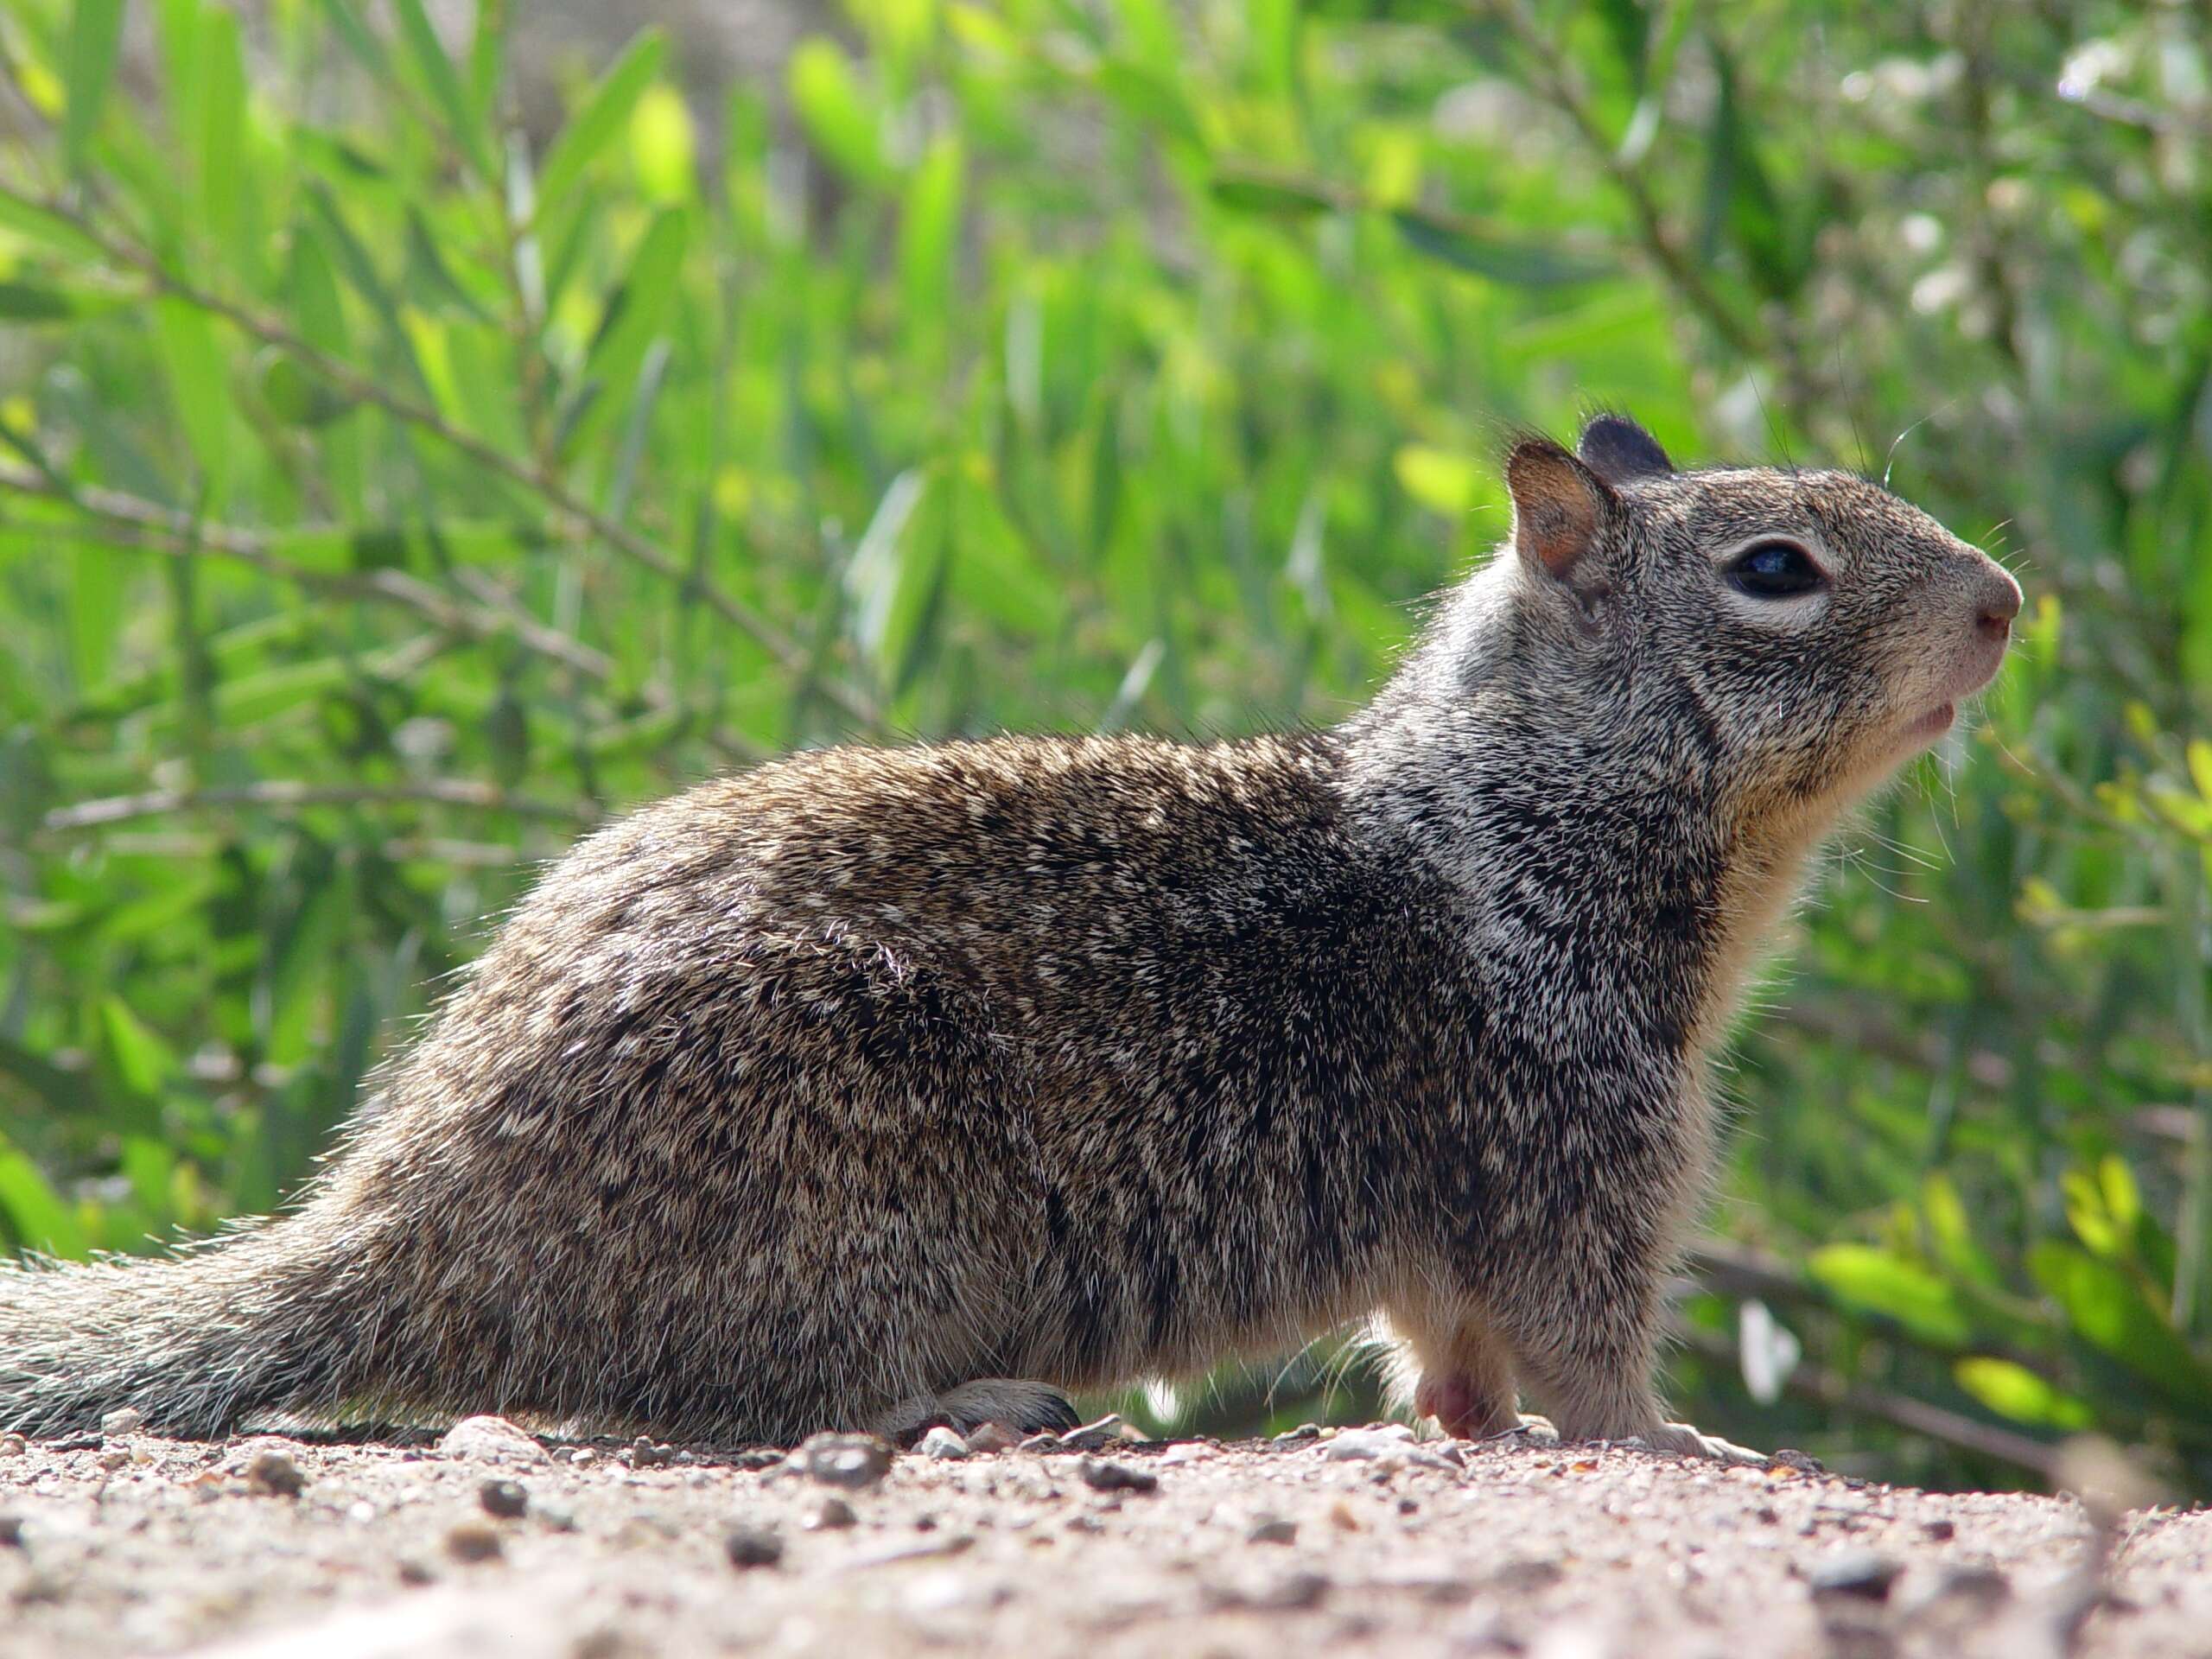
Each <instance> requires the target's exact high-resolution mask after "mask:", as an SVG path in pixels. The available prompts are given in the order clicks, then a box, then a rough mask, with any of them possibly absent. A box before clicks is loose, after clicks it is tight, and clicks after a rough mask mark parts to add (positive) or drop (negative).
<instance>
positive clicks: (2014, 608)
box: [1974, 564, 2020, 639]
mask: <svg viewBox="0 0 2212 1659" xmlns="http://www.w3.org/2000/svg"><path fill="white" fill-rule="evenodd" d="M1989 574H1990V577H1991V580H1990V581H1989V582H1986V583H1985V584H1984V586H1983V588H1982V595H1981V607H1980V613H1978V614H1977V615H1976V617H1975V619H1974V626H1976V627H1978V628H1980V630H1981V632H1983V633H1985V634H1986V635H1988V636H1989V638H1991V639H2004V638H2005V637H2006V636H2007V635H2009V634H2010V633H2011V632H2012V619H2013V618H2014V617H2016V616H2018V614H2019V613H2020V584H2019V583H2018V582H2015V581H2013V580H2012V572H2011V571H2009V570H2005V569H2000V568H1999V567H1998V566H1997V565H1994V564H1993V565H1991V567H1990V570H1989Z"/></svg>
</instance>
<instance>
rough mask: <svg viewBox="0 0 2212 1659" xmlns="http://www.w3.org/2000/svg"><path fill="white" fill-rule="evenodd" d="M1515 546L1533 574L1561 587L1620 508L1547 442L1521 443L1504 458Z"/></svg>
mask: <svg viewBox="0 0 2212 1659" xmlns="http://www.w3.org/2000/svg"><path fill="white" fill-rule="evenodd" d="M1505 487H1506V488H1507V490H1508V491H1510V493H1511V494H1512V497H1513V545H1514V546H1515V548H1516V549H1517V550H1519V552H1520V555H1521V556H1522V558H1523V559H1526V560H1527V561H1528V562H1529V563H1530V564H1531V565H1532V566H1533V567H1535V569H1538V570H1541V571H1542V572H1543V573H1544V574H1545V575H1549V576H1552V577H1554V578H1555V579H1556V580H1558V581H1560V582H1565V581H1567V580H1568V579H1569V578H1570V577H1571V576H1572V575H1573V573H1574V567H1575V566H1576V565H1577V564H1578V563H1580V562H1581V560H1582V559H1583V558H1584V557H1585V556H1587V555H1588V554H1589V553H1590V551H1591V550H1592V549H1593V548H1594V547H1595V546H1596V545H1597V543H1598V538H1599V532H1600V531H1602V530H1603V529H1604V527H1605V523H1606V520H1607V519H1609V518H1611V516H1612V515H1613V514H1614V513H1615V512H1618V510H1619V505H1620V504H1619V502H1618V499H1616V498H1615V497H1614V495H1613V493H1612V491H1611V490H1610V489H1608V488H1607V487H1606V486H1605V480H1603V479H1601V478H1599V476H1598V475H1597V474H1595V473H1593V472H1592V471H1591V470H1590V469H1589V468H1588V467H1585V466H1584V465H1583V464H1582V463H1581V462H1580V461H1577V460H1576V459H1575V458H1574V457H1573V455H1570V454H1567V451H1566V450H1564V449H1562V448H1560V446H1559V445H1557V444H1555V443H1554V442H1552V441H1551V440H1550V439H1549V438H1523V439H1522V440H1521V442H1518V443H1516V444H1515V445H1514V446H1513V453H1512V454H1510V455H1508V456H1507V457H1506V458H1505Z"/></svg>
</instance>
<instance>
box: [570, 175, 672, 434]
mask: <svg viewBox="0 0 2212 1659" xmlns="http://www.w3.org/2000/svg"><path fill="white" fill-rule="evenodd" d="M690 233H691V220H690V213H689V211H688V210H687V209H684V208H682V207H671V208H668V209H665V210H664V212H662V213H660V215H659V216H658V218H656V219H654V220H653V222H652V226H651V227H650V228H648V229H647V231H646V232H645V237H644V238H643V239H642V240H641V241H639V244H638V251H637V252H636V254H635V255H633V256H632V258H631V261H630V269H629V270H628V271H627V272H626V274H625V275H624V277H623V279H622V285H621V287H620V288H619V289H616V290H615V292H614V294H613V297H611V298H610V299H609V300H608V301H607V311H606V314H605V315H604V316H602V317H601V320H600V327H599V333H598V335H597V337H596V338H594V340H593V341H592V344H591V350H590V351H589V353H587V355H586V357H585V359H584V372H583V382H584V385H585V386H586V387H587V388H588V389H596V392H597V394H598V395H597V398H596V401H595V402H594V404H593V405H592V406H591V407H590V408H589V409H588V410H586V411H585V412H584V413H583V415H582V417H581V418H580V419H579V420H578V421H577V422H576V423H575V426H574V427H573V428H572V429H570V431H569V435H568V439H567V442H566V445H565V448H567V449H568V450H569V452H570V453H575V451H576V450H578V449H580V448H583V447H586V446H588V444H589V443H590V442H592V441H593V440H594V438H595V437H596V436H597V435H598V434H599V433H600V432H601V430H603V429H605V428H606V427H607V425H608V424H609V423H611V422H612V421H613V419H614V418H615V416H617V415H618V414H619V413H620V410H622V409H623V408H624V407H625V406H626V403H627V399H626V397H621V396H616V395H613V393H614V392H615V391H620V392H622V393H626V392H628V391H630V390H631V389H632V387H634V386H635V385H636V383H637V378H638V370H639V367H640V366H641V365H643V364H644V362H645V348H646V347H647V346H650V345H651V344H652V340H653V336H654V335H655V334H658V333H659V332H660V328H661V326H662V323H663V321H664V319H665V318H666V316H667V314H668V308H669V306H670V304H671V302H672V301H673V300H674V299H675V297H676V289H677V280H678V278H679V277H681V276H682V275H683V251H684V248H685V246H686V245H687V244H688V242H689V241H690Z"/></svg>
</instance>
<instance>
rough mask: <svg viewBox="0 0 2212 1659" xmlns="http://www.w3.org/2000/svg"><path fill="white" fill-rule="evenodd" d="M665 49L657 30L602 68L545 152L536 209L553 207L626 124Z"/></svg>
mask: <svg viewBox="0 0 2212 1659" xmlns="http://www.w3.org/2000/svg"><path fill="white" fill-rule="evenodd" d="M667 50H668V37H667V36H666V35H663V34H662V33H661V32H660V31H659V30H658V29H646V30H645V31H643V32H642V33H641V34H639V35H638V36H637V38H636V39H634V40H632V41H631V42H630V44H629V45H628V46H627V47H626V48H624V50H623V53H622V55H621V56H620V57H619V58H617V59H616V60H614V61H613V63H612V64H610V65H609V66H607V72H606V73H604V74H602V75H601V76H600V78H599V79H598V80H597V81H595V82H594V84H593V86H592V89H591V91H590V92H589V93H588V94H587V95H586V97H585V99H584V101H583V104H582V107H580V108H579V109H578V110H577V111H576V112H575V114H574V115H573V116H571V117H569V124H568V125H567V126H565V127H563V128H562V130H561V136H560V137H558V138H556V139H555V140H554V141H553V147H552V149H549V150H548V151H546V153H545V166H544V168H543V170H541V171H540V173H539V174H538V177H537V210H538V212H539V213H544V212H546V211H547V210H548V209H550V208H551V207H554V206H555V205H556V203H558V202H559V201H560V200H562V199H563V197H565V196H566V195H567V194H569V190H570V189H571V188H574V187H575V182H576V181H577V180H578V179H580V178H582V176H583V173H584V169H585V168H588V167H589V166H590V165H591V164H592V162H594V160H596V159H597V158H598V156H600V154H601V152H602V151H604V150H605V149H606V148H607V145H609V144H610V143H613V142H614V140H615V138H616V137H619V136H620V134H621V132H622V130H623V129H624V127H625V126H626V125H627V124H628V122H629V119H630V112H631V111H632V110H633V109H634V108H636V106H637V103H638V99H639V98H640V97H642V96H643V95H644V93H645V88H646V87H647V86H651V85H652V80H653V77H654V76H655V75H657V74H658V73H660V65H661V59H662V58H663V57H664V55H665V54H666V53H667Z"/></svg>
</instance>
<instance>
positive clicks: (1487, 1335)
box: [1390, 1308, 1521, 1440]
mask: <svg viewBox="0 0 2212 1659" xmlns="http://www.w3.org/2000/svg"><path fill="white" fill-rule="evenodd" d="M1390 1325H1391V1327H1392V1329H1393V1330H1394V1331H1395V1332H1396V1333H1397V1335H1398V1337H1399V1338H1400V1342H1399V1346H1398V1350H1397V1353H1396V1357H1395V1362H1394V1365H1393V1369H1394V1370H1395V1371H1396V1373H1397V1379H1396V1383H1395V1387H1394V1389H1393V1392H1394V1393H1395V1395H1397V1398H1398V1402H1399V1405H1400V1407H1401V1408H1403V1407H1404V1406H1405V1405H1406V1404H1407V1403H1408V1402H1410V1404H1411V1405H1412V1408H1413V1412H1414V1416H1416V1417H1433V1418H1434V1419H1435V1420H1436V1423H1437V1427H1440V1429H1442V1430H1443V1431H1444V1433H1445V1434H1446V1436H1448V1437H1449V1438H1451V1439H1452V1440H1481V1439H1483V1438H1484V1436H1485V1435H1490V1434H1501V1433H1504V1432H1505V1431H1506V1430H1508V1429H1510V1428H1516V1427H1519V1426H1520V1423H1521V1418H1520V1415H1519V1414H1518V1413H1516V1411H1515V1410H1514V1391H1513V1355H1512V1351H1511V1350H1510V1349H1509V1348H1508V1347H1507V1346H1506V1345H1505V1344H1504V1343H1503V1342H1502V1341H1500V1340H1499V1339H1498V1338H1497V1335H1496V1334H1495V1333H1494V1332H1492V1330H1491V1327H1490V1325H1489V1324H1488V1323H1487V1322H1486V1321H1484V1320H1483V1319H1479V1318H1477V1317H1474V1316H1472V1315H1471V1314H1469V1313H1466V1312H1465V1311H1464V1310H1453V1311H1451V1312H1440V1311H1439V1310H1435V1309H1427V1308H1422V1309H1414V1308H1394V1309H1393V1310H1392V1311H1391V1313H1390ZM1408 1390H1410V1392H1408Z"/></svg>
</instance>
